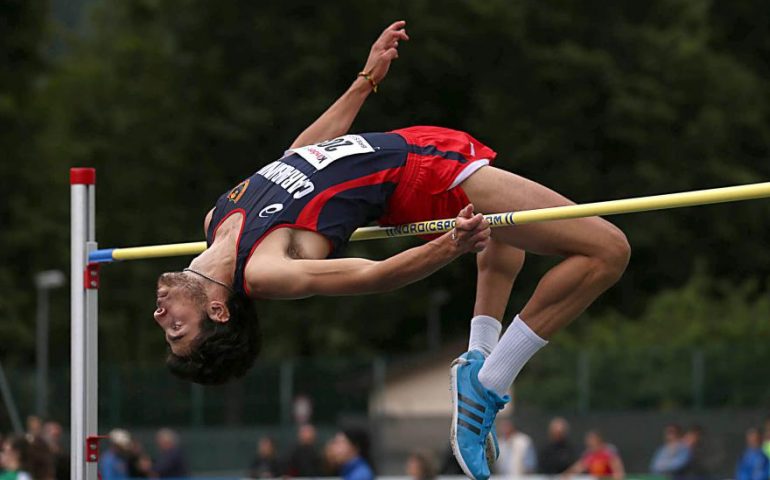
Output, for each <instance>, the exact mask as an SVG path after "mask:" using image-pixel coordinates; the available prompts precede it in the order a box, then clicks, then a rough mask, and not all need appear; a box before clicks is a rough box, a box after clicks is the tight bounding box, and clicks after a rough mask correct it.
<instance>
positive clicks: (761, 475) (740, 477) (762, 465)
mask: <svg viewBox="0 0 770 480" xmlns="http://www.w3.org/2000/svg"><path fill="white" fill-rule="evenodd" d="M768 478H770V459H768V458H767V456H766V455H765V453H764V452H763V451H762V435H761V434H760V433H759V429H757V428H750V429H749V430H748V431H747V432H746V450H745V451H744V452H743V456H742V457H741V460H740V461H739V462H738V466H737V468H736V469H735V480H767V479H768Z"/></svg>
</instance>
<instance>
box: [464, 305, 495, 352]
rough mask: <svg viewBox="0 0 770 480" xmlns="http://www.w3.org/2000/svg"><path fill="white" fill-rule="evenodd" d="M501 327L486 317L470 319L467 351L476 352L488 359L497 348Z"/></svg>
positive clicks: (479, 316)
mask: <svg viewBox="0 0 770 480" xmlns="http://www.w3.org/2000/svg"><path fill="white" fill-rule="evenodd" d="M502 329H503V325H502V324H501V323H500V322H498V321H497V320H495V319H494V318H492V317H489V316H487V315H476V316H475V317H473V318H472V319H471V336H470V339H469V340H468V350H469V351H470V350H478V351H479V352H481V353H483V354H484V357H488V356H489V354H490V353H492V349H494V348H495V347H496V346H497V341H498V340H499V338H500V331H501V330H502Z"/></svg>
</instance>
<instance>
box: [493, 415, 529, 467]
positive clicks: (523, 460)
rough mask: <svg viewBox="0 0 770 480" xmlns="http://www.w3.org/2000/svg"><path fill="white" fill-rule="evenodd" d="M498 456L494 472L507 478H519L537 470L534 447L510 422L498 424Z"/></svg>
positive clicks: (503, 421) (506, 420)
mask: <svg viewBox="0 0 770 480" xmlns="http://www.w3.org/2000/svg"><path fill="white" fill-rule="evenodd" d="M497 433H498V435H499V445H500V456H499V457H498V459H497V463H496V464H495V472H496V473H498V474H500V475H505V476H509V477H520V476H522V475H527V474H530V473H534V472H535V471H536V469H537V456H536V454H535V446H534V445H533V444H532V439H531V438H530V437H529V435H527V434H525V433H522V432H520V431H518V430H517V429H516V425H514V423H513V422H512V421H511V420H508V419H503V420H501V421H500V422H499V425H498V428H497Z"/></svg>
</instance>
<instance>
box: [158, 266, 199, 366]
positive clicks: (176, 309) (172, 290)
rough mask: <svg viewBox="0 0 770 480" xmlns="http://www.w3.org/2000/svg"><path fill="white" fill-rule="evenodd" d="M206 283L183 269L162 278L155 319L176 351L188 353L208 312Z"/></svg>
mask: <svg viewBox="0 0 770 480" xmlns="http://www.w3.org/2000/svg"><path fill="white" fill-rule="evenodd" d="M205 312H206V292H205V291H204V290H203V286H202V285H201V284H200V283H199V282H198V281H196V279H194V278H191V277H190V276H189V275H187V274H185V273H183V272H168V273H164V274H163V275H161V276H160V277H159V278H158V302H157V309H156V310H155V312H154V313H153V317H155V321H156V322H158V325H160V328H162V329H163V333H164V335H165V337H166V342H167V343H168V345H169V347H171V351H172V352H174V354H175V355H181V356H184V355H188V354H189V353H190V351H191V350H192V348H191V345H192V343H193V341H194V340H195V338H196V337H197V336H198V334H199V333H200V330H201V322H202V321H203V320H204V317H205V316H206V313H205Z"/></svg>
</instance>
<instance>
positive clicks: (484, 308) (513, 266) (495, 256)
mask: <svg viewBox="0 0 770 480" xmlns="http://www.w3.org/2000/svg"><path fill="white" fill-rule="evenodd" d="M476 264H477V267H478V277H477V280H476V305H475V306H474V308H473V315H474V316H476V315H488V316H490V317H492V318H494V319H496V320H498V321H502V319H503V316H504V315H505V308H506V307H507V306H508V299H509V297H510V295H511V289H512V288H513V282H514V280H516V276H517V275H518V274H519V272H520V271H521V267H522V266H523V265H524V251H523V250H520V249H518V248H516V247H512V246H511V245H508V244H507V243H504V242H502V241H500V240H497V239H495V238H492V240H491V241H490V242H489V245H487V248H485V249H484V251H483V252H481V253H479V254H478V256H477V258H476Z"/></svg>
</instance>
